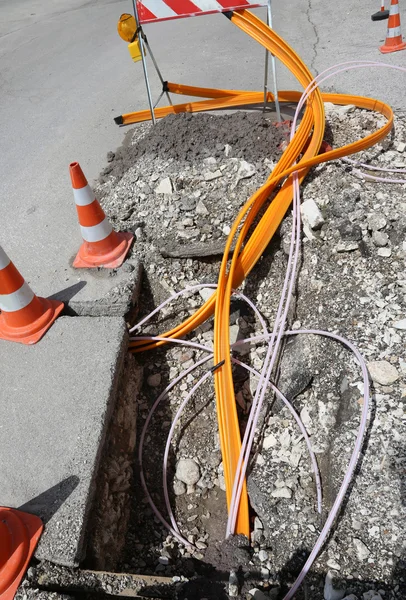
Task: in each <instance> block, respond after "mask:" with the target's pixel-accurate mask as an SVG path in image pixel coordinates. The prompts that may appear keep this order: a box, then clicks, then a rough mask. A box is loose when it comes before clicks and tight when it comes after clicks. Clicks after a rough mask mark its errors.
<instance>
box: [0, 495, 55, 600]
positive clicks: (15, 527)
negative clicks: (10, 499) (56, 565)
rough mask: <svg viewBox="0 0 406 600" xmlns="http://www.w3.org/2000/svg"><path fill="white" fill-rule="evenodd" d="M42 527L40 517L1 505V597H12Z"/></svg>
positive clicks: (4, 598)
mask: <svg viewBox="0 0 406 600" xmlns="http://www.w3.org/2000/svg"><path fill="white" fill-rule="evenodd" d="M43 528H44V526H43V524H42V521H41V519H40V518H39V517H36V516H34V515H30V514H28V513H25V512H22V511H20V510H15V509H13V508H6V507H3V506H0V541H1V543H0V600H13V598H14V596H15V594H16V592H17V588H18V586H19V584H20V581H21V579H22V578H23V575H24V573H25V571H26V570H27V567H28V563H29V562H30V559H31V557H32V555H33V553H34V550H35V547H36V545H37V543H38V540H39V537H40V535H41V533H42V530H43Z"/></svg>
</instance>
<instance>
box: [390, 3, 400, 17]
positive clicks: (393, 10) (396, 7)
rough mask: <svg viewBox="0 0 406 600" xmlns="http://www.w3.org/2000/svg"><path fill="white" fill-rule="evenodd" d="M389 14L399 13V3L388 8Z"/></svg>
mask: <svg viewBox="0 0 406 600" xmlns="http://www.w3.org/2000/svg"><path fill="white" fill-rule="evenodd" d="M389 14H390V15H398V14H399V4H394V5H392V6H391V7H390V9H389Z"/></svg>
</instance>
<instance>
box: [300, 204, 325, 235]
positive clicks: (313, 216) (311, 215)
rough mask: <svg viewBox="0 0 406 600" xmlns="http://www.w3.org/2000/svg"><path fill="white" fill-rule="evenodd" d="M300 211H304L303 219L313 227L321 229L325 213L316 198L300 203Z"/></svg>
mask: <svg viewBox="0 0 406 600" xmlns="http://www.w3.org/2000/svg"><path fill="white" fill-rule="evenodd" d="M300 212H301V213H302V216H303V221H305V222H306V223H307V224H308V225H309V227H311V229H320V227H321V226H322V225H323V223H324V218H323V215H322V214H321V212H320V209H319V207H318V206H317V204H316V203H315V201H314V200H312V199H310V200H305V202H303V203H302V204H301V205H300Z"/></svg>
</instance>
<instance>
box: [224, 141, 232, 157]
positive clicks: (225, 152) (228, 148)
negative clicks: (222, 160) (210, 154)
mask: <svg viewBox="0 0 406 600" xmlns="http://www.w3.org/2000/svg"><path fill="white" fill-rule="evenodd" d="M230 152H231V146H230V144H226V145H225V146H224V154H225V155H226V157H227V158H228V157H229V156H230Z"/></svg>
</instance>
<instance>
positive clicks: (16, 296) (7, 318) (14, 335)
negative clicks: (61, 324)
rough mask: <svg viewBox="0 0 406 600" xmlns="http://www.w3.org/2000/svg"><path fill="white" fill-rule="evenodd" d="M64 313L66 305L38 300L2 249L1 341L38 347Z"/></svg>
mask: <svg viewBox="0 0 406 600" xmlns="http://www.w3.org/2000/svg"><path fill="white" fill-rule="evenodd" d="M62 310H63V302H59V301H57V300H48V299H46V298H38V297H37V296H36V295H35V294H34V292H33V291H32V289H31V288H30V286H29V285H28V284H27V283H26V282H25V281H24V279H23V277H22V276H21V275H20V273H19V272H18V271H17V269H16V268H15V266H14V265H13V263H12V262H11V260H10V259H9V257H8V256H7V254H6V253H5V252H4V250H3V249H2V247H1V246H0V311H1V312H0V339H2V340H9V341H11V342H20V343H21V344H35V343H36V342H38V341H39V340H40V339H41V338H42V336H43V335H44V333H45V332H46V331H47V330H48V329H49V328H50V327H51V325H52V323H53V322H54V321H55V319H56V318H57V316H58V315H59V314H60V313H61V311H62Z"/></svg>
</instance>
